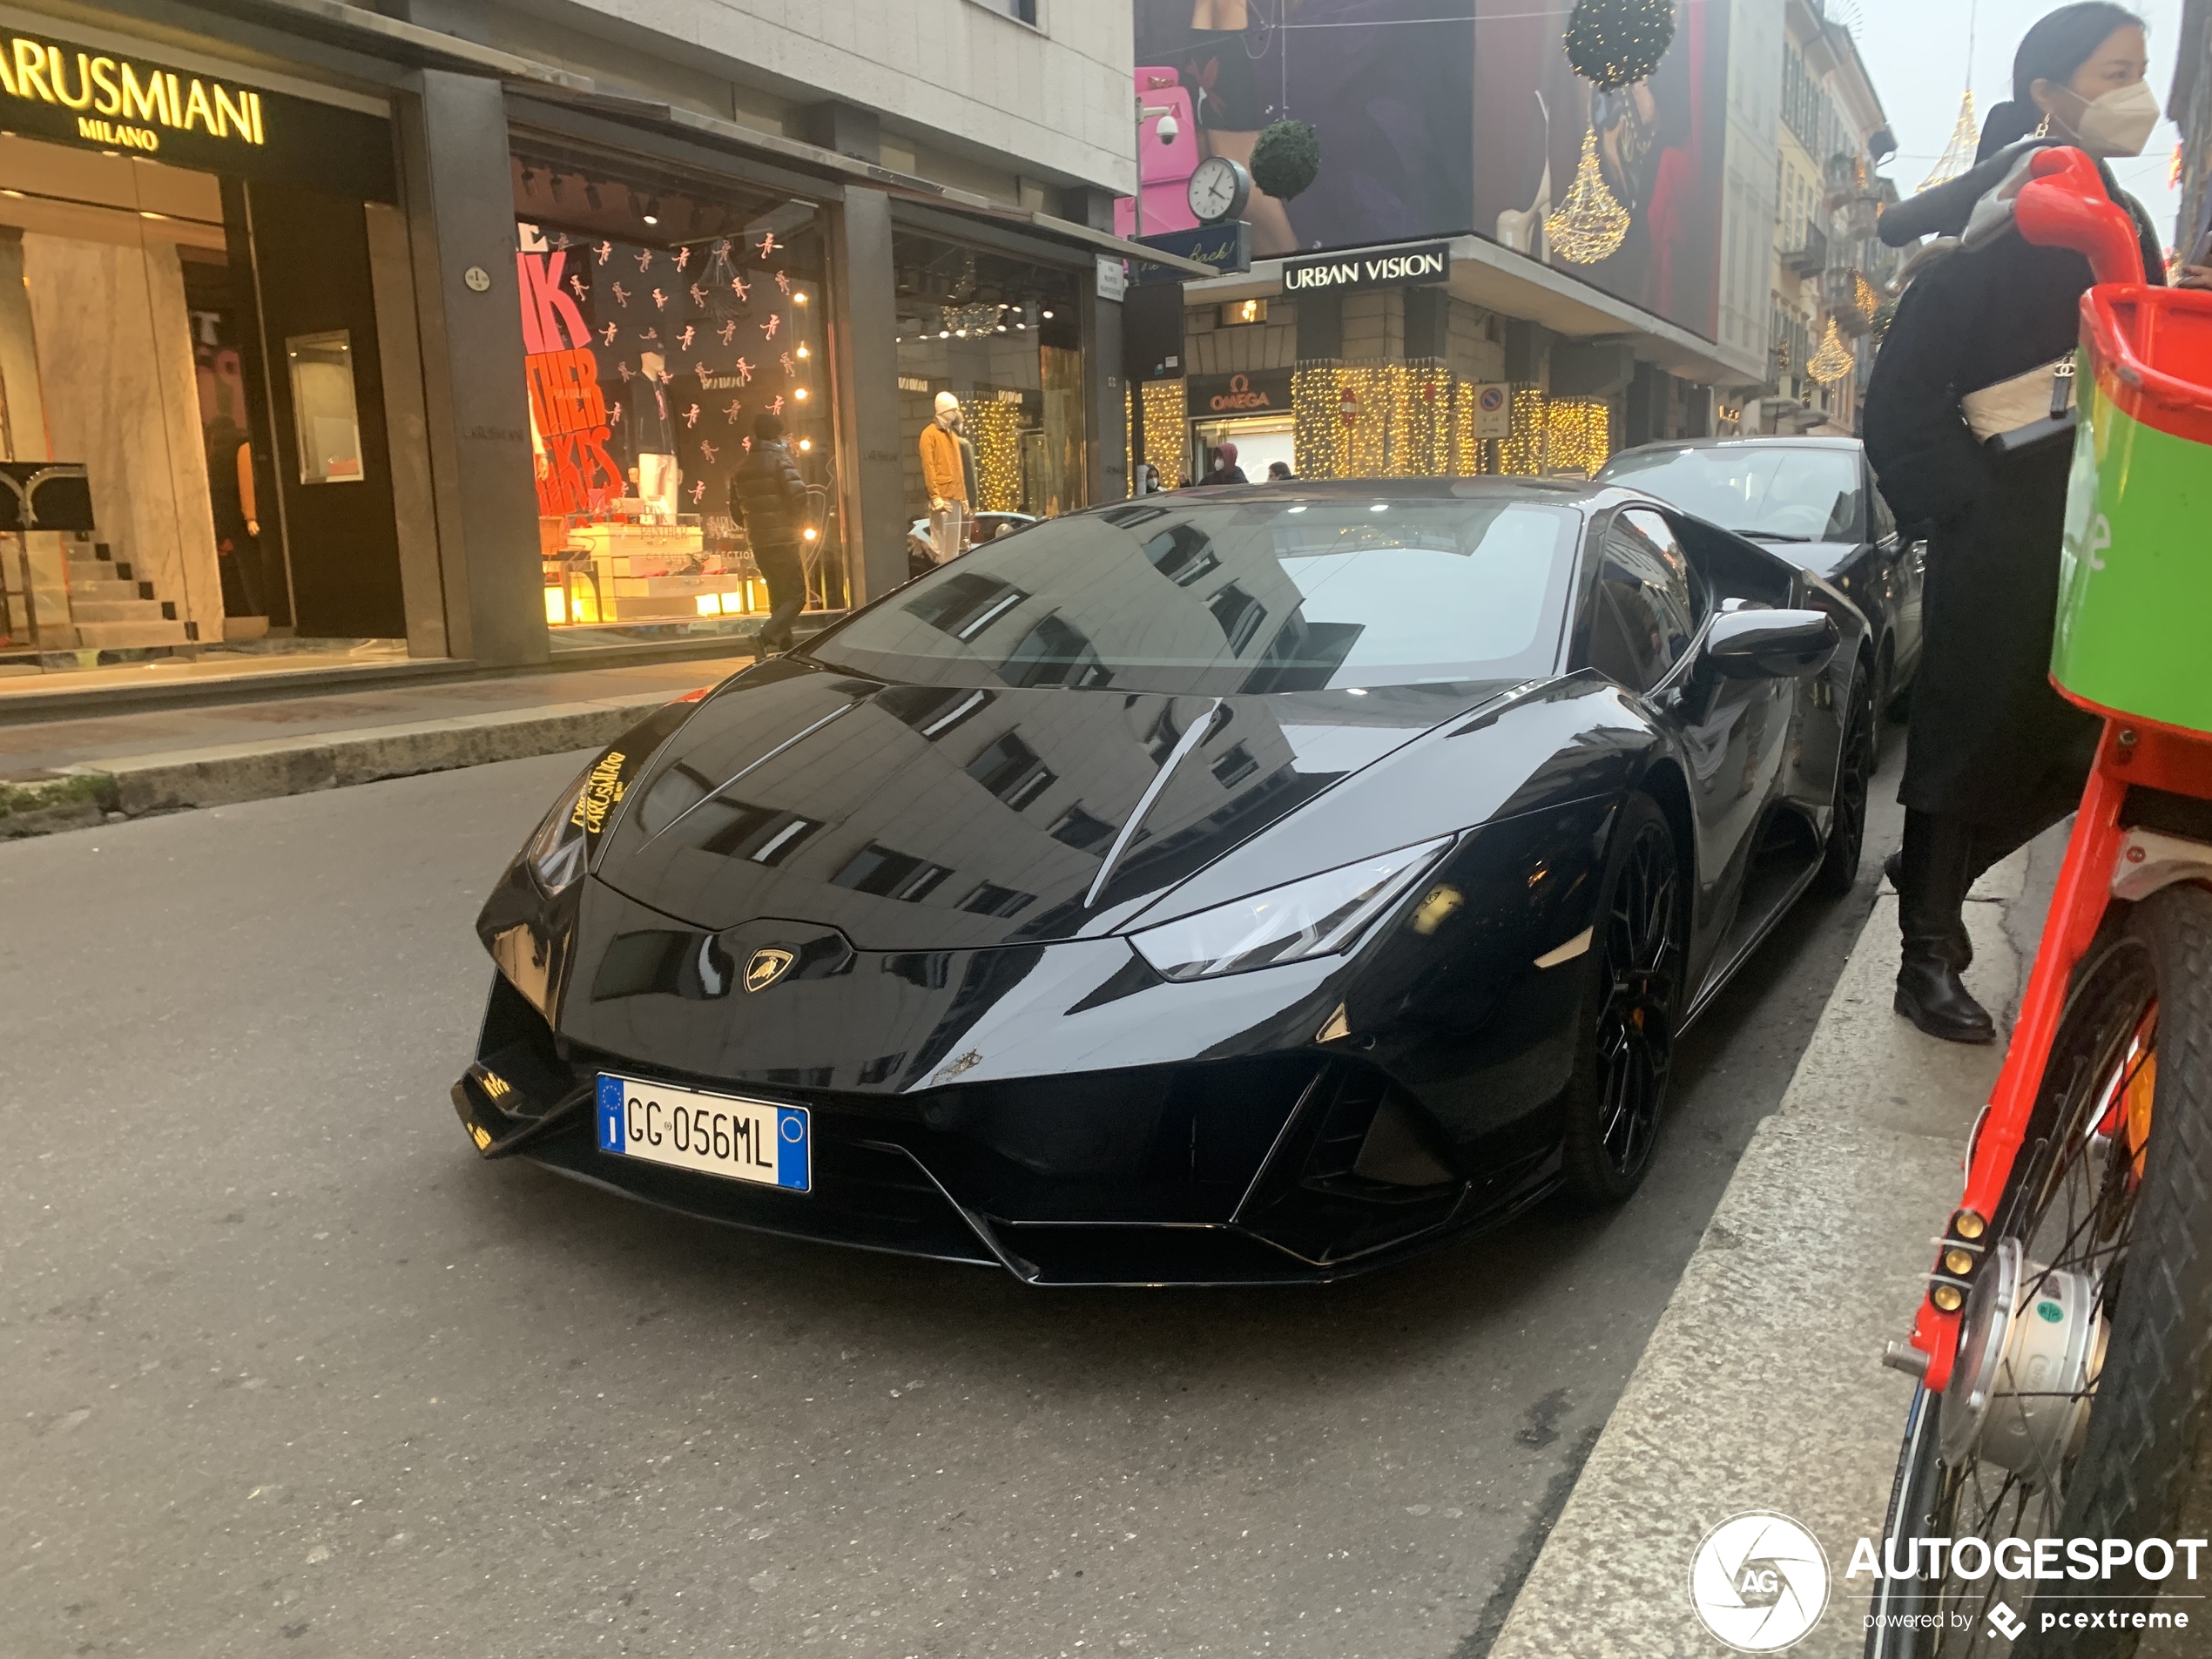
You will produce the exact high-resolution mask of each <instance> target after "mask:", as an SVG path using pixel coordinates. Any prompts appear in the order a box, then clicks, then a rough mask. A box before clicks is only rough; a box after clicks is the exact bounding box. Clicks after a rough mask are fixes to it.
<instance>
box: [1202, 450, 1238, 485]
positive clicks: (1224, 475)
mask: <svg viewBox="0 0 2212 1659" xmlns="http://www.w3.org/2000/svg"><path fill="white" fill-rule="evenodd" d="M1213 453H1214V462H1213V470H1212V471H1211V472H1209V473H1208V474H1207V475H1205V476H1204V477H1203V478H1201V479H1200V480H1198V482H1200V483H1202V484H1248V483H1250V482H1251V479H1249V478H1247V477H1245V476H1244V469H1243V468H1242V467H1240V466H1238V464H1237V446H1236V445H1235V444H1233V443H1224V444H1223V445H1222V446H1221V447H1220V448H1217V449H1216V450H1215V451H1214V452H1213Z"/></svg>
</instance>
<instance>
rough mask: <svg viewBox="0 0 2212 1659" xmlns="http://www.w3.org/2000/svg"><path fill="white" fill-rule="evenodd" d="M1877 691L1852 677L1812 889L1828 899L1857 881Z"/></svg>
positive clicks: (1870, 779)
mask: <svg viewBox="0 0 2212 1659" xmlns="http://www.w3.org/2000/svg"><path fill="white" fill-rule="evenodd" d="M1878 706H1879V703H1878V697H1877V694H1876V692H1875V691H1874V689H1873V688H1872V687H1871V686H1870V685H1868V684H1867V678H1866V676H1865V675H1864V674H1860V675H1858V676H1857V677H1855V678H1853V680H1852V682H1851V712H1850V714H1849V715H1848V716H1846V717H1845V718H1844V742H1843V750H1842V752H1841V753H1840V754H1839V755H1838V757H1837V760H1836V792H1835V796H1834V798H1833V799H1832V801H1831V806H1832V808H1833V810H1832V813H1831V816H1830V819H1829V826H1828V845H1827V846H1824V848H1822V849H1821V853H1820V869H1819V872H1818V873H1817V874H1816V875H1815V876H1814V877H1813V879H1812V890H1813V891H1814V892H1815V893H1817V894H1820V895H1821V897H1823V898H1824V899H1841V898H1844V896H1846V895H1847V894H1849V893H1850V892H1851V889H1852V888H1853V887H1856V886H1858V855H1859V852H1860V850H1861V849H1862V848H1863V847H1864V846H1865V844H1866V798H1867V794H1868V792H1869V791H1870V790H1871V788H1872V786H1873V782H1874V767H1875V765H1876V761H1877V759H1878V755H1877V752H1876V748H1875V744H1876V737H1875V710H1876V709H1877V708H1878Z"/></svg>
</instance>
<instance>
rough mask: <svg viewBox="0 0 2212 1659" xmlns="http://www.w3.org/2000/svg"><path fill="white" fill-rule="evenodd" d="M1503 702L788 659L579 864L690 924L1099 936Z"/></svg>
mask: <svg viewBox="0 0 2212 1659" xmlns="http://www.w3.org/2000/svg"><path fill="white" fill-rule="evenodd" d="M1505 690H1507V686H1506V685H1503V684H1501V683H1498V682H1468V683H1461V684H1451V685H1441V684H1439V685H1415V686H1395V687H1393V686H1377V687H1372V688H1369V689H1368V690H1366V691H1364V692H1360V691H1349V690H1346V691H1282V692H1273V693H1268V694H1262V695H1251V696H1241V695H1240V696H1231V697H1225V698H1213V697H1204V696H1169V695H1165V694H1160V693H1152V692H1123V691H1110V690H1109V691H1069V690H1065V689H1061V688H1040V687H1032V688H1016V687H1008V686H992V687H990V688H988V689H975V688H968V687H955V686H931V685H884V684H883V683H881V682H880V681H876V680H871V679H866V678H859V677H856V676H853V675H849V674H845V673H840V672H835V671H829V670H825V669H821V668H818V667H815V666H813V664H806V663H804V662H798V661H792V660H791V659H784V660H782V661H779V662H777V663H772V664H763V665H762V666H761V667H759V668H758V669H754V670H751V671H747V672H746V673H745V674H742V675H740V676H738V678H737V679H735V680H733V681H732V682H730V683H728V684H727V685H725V686H724V687H722V688H721V689H720V690H719V691H717V692H716V693H715V694H714V695H713V696H712V697H711V698H708V699H707V700H706V701H705V702H704V703H703V704H701V705H699V707H698V711H697V712H695V713H694V714H693V715H692V716H691V718H690V719H688V720H687V721H685V724H684V725H682V726H681V727H679V728H678V730H677V732H675V734H674V735H673V736H672V737H671V738H669V739H668V741H667V742H666V743H665V744H664V745H663V746H662V750H661V752H659V753H658V754H657V755H655V756H654V757H653V759H652V760H651V763H650V765H649V766H648V768H647V769H646V772H645V773H644V776H643V777H642V778H641V779H639V780H638V782H637V784H636V785H635V786H631V788H629V789H628V791H627V792H626V799H625V802H624V808H623V811H622V816H621V819H620V821H619V822H618V823H617V826H616V827H615V829H614V832H613V833H612V834H611V835H610V837H609V838H608V840H607V842H606V844H605V845H604V847H603V848H602V850H601V852H600V854H599V857H598V859H597V863H596V867H595V872H594V873H595V874H596V875H597V878H598V880H601V881H603V882H604V883H605V884H606V885H608V886H610V887H613V888H615V889H616V890H617V891H618V892H620V893H622V894H624V895H626V896H627V897H629V898H631V899H634V900H637V902H639V903H641V904H644V905H648V906H651V907H652V908H653V909H655V910H658V911H660V912H661V913H663V914H666V915H669V916H671V917H673V918H675V919H677V920H678V921H683V922H685V923H687V924H689V925H691V926H693V927H702V928H709V929H715V930H719V929H723V928H727V927H736V926H738V925H739V924H740V923H743V922H746V921H752V920H754V919H756V918H760V917H782V918H788V919H792V920H800V921H812V922H818V923H826V924H828V925H830V926H832V927H837V928H839V929H840V930H841V931H842V932H843V933H844V934H845V935H846V938H847V939H848V940H850V941H852V943H853V945H854V946H856V947H858V948H861V949H873V950H949V949H970V948H979V947H986V946H991V945H1000V944H1012V943H1028V942H1042V941H1049V940H1056V939H1066V938H1072V937H1076V936H1077V935H1078V934H1096V933H1097V932H1099V931H1101V929H1102V924H1103V923H1104V922H1105V921H1106V920H1107V919H1108V918H1110V917H1127V916H1129V915H1131V914H1135V913H1136V911H1137V910H1138V909H1141V908H1143V906H1144V905H1146V904H1148V903H1150V901H1151V900H1154V899H1155V898H1157V896H1158V895H1159V894H1162V893H1163V892H1164V891H1166V890H1167V889H1168V888H1169V887H1172V886H1173V885H1175V884H1176V883H1177V882H1179V881H1182V880H1184V879H1185V878H1187V877H1189V876H1190V875H1191V874H1193V873H1196V872H1197V871H1199V870H1201V869H1204V868H1205V867H1207V866H1209V865H1211V864H1212V863H1213V862H1215V861H1216V860H1218V859H1219V858H1221V857H1222V856H1223V855H1224V853H1228V852H1229V851H1230V850H1231V849H1232V848H1234V847H1236V846H1239V845H1241V844H1243V843H1244V842H1245V841H1247V840H1250V839H1251V837H1252V836H1254V835H1256V834H1258V833H1259V832H1260V831H1262V830H1264V829H1265V828H1267V827H1268V826H1271V825H1273V824H1276V823H1278V822H1279V821H1280V820H1281V819H1284V818H1285V816H1286V815H1288V814H1289V813H1292V812H1294V811H1296V810H1297V809H1298V807H1299V806H1302V805H1304V804H1305V803H1306V802H1308V801H1310V800H1312V799H1314V798H1315V797H1316V796H1318V795H1319V794H1321V793H1322V792H1325V791H1326V790H1328V789H1330V788H1331V786H1333V785H1335V784H1337V783H1338V782H1339V780H1341V779H1344V778H1345V777H1347V776H1349V775H1350V774H1352V773H1353V772H1359V771H1360V770H1361V769H1362V768H1364V767H1366V766H1369V765H1372V764H1373V763H1375V762H1376V761H1378V760H1379V759H1382V758H1383V757H1384V756H1386V755H1388V754H1389V753H1391V752H1393V751H1394V750H1396V749H1398V748H1399V747H1400V746H1402V745H1404V744H1406V742H1408V741H1409V740H1411V739H1413V738H1415V737H1417V736H1419V735H1420V733H1422V732H1426V731H1428V730H1430V729H1432V728H1433V727H1434V726H1436V725H1439V724H1440V723H1441V722H1444V721H1447V720H1449V719H1452V718H1454V717H1455V716H1459V715H1462V714H1465V713H1467V711H1470V710H1472V709H1474V708H1475V707H1477V706H1479V705H1481V704H1483V703H1486V702H1488V701H1490V700H1492V699H1493V698H1495V697H1497V696H1498V695H1499V694H1500V693H1501V692H1502V691H1505ZM1132 819H1135V820H1136V821H1135V823H1134V826H1132V822H1131V820H1132ZM1124 843H1125V844H1124ZM1117 844H1120V845H1119V855H1118V857H1113V858H1112V859H1111V872H1110V874H1109V879H1108V880H1106V882H1105V883H1104V885H1103V887H1101V888H1100V890H1099V891H1098V892H1097V894H1096V895H1095V902H1094V895H1093V894H1092V889H1093V887H1095V886H1097V884H1098V882H1099V877H1100V873H1101V871H1102V869H1103V868H1105V867H1107V865H1108V862H1109V855H1111V854H1113V853H1115V852H1116V847H1117ZM1393 844H1394V843H1393ZM1374 850H1376V849H1375V848H1372V847H1369V846H1344V847H1343V848H1342V849H1341V852H1342V856H1343V857H1344V858H1347V859H1348V858H1356V857H1358V856H1359V855H1360V854H1361V853H1366V852H1371V851H1374ZM1336 861H1339V860H1336V859H1335V858H1334V857H1333V856H1331V857H1325V858H1318V859H1317V861H1316V862H1315V864H1314V866H1313V867H1315V868H1321V867H1325V866H1326V865H1327V864H1329V863H1332V862H1336Z"/></svg>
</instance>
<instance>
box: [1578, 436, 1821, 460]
mask: <svg viewBox="0 0 2212 1659" xmlns="http://www.w3.org/2000/svg"><path fill="white" fill-rule="evenodd" d="M1754 445H1757V447H1759V448H1774V447H1776V446H1777V445H1779V446H1781V447H1782V448H1789V449H1848V450H1851V451H1853V452H1857V451H1858V450H1859V449H1863V448H1865V445H1864V444H1862V443H1861V442H1859V441H1858V439H1857V438H1845V437H1832V436H1822V437H1810V436H1807V437H1800V436H1797V435H1790V436H1787V437H1784V436H1781V435H1776V436H1773V437H1765V436H1762V435H1752V436H1750V437H1747V438H1658V439H1655V440H1654V441H1652V442H1649V443H1639V444H1637V445H1636V446H1635V448H1632V449H1622V450H1618V451H1616V452H1615V453H1614V454H1613V455H1608V457H1607V458H1606V464H1607V465H1608V466H1609V465H1611V464H1612V463H1613V462H1615V461H1618V460H1619V459H1620V458H1621V457H1622V455H1642V454H1643V453H1645V452H1646V451H1648V450H1652V449H1730V448H1736V449H1746V448H1751V447H1752V446H1754Z"/></svg>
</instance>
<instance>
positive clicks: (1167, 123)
mask: <svg viewBox="0 0 2212 1659" xmlns="http://www.w3.org/2000/svg"><path fill="white" fill-rule="evenodd" d="M1152 131H1153V134H1154V136H1155V137H1157V138H1158V139H1159V141H1160V142H1161V143H1162V144H1173V143H1174V142H1175V141H1176V140H1177V138H1181V137H1182V136H1183V128H1182V126H1181V125H1180V124H1179V123H1177V120H1176V118H1174V117H1173V116H1171V115H1163V116H1162V117H1161V118H1160V125H1158V126H1157V127H1155V128H1153V129H1152Z"/></svg>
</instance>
